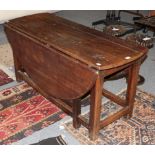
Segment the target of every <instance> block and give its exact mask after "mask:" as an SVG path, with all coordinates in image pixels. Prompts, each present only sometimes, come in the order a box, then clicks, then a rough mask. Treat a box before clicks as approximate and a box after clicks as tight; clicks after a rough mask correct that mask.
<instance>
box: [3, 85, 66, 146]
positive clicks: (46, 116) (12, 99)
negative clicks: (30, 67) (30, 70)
mask: <svg viewBox="0 0 155 155" xmlns="http://www.w3.org/2000/svg"><path fill="white" fill-rule="evenodd" d="M64 117H65V114H64V113H63V112H62V111H61V110H60V109H59V108H58V107H56V106H55V105H54V104H52V103H51V102H49V101H48V100H47V99H45V98H44V97H43V96H41V95H40V94H39V93H38V92H36V91H35V90H33V89H32V88H31V87H30V86H28V85H27V84H26V83H23V84H20V85H18V86H15V87H12V88H10V89H5V90H3V91H0V144H11V143H13V142H16V141H18V140H20V139H22V138H24V137H26V136H29V135H31V134H32V133H34V132H35V131H38V130H40V129H42V128H45V127H47V126H49V125H51V124H53V123H55V122H56V121H59V120H60V119H62V118H64Z"/></svg>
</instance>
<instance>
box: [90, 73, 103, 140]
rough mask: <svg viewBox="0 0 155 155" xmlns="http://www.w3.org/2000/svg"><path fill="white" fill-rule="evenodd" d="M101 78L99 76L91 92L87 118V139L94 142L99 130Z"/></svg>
mask: <svg viewBox="0 0 155 155" xmlns="http://www.w3.org/2000/svg"><path fill="white" fill-rule="evenodd" d="M102 86H103V77H101V75H100V74H99V75H98V77H97V80H96V83H95V86H94V87H93V88H92V90H91V98H90V99H91V103H90V116H89V137H90V139H92V140H95V139H96V138H97V136H98V133H99V129H100V114H101V102H102Z"/></svg>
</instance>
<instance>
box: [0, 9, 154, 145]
mask: <svg viewBox="0 0 155 155" xmlns="http://www.w3.org/2000/svg"><path fill="white" fill-rule="evenodd" d="M143 12H144V14H147V11H143ZM57 15H59V16H62V17H64V18H67V19H70V20H73V21H75V22H78V23H81V24H84V25H86V26H89V27H91V23H92V22H93V21H96V20H100V19H103V18H105V11H61V12H58V13H57ZM122 16H123V18H122V19H125V20H128V21H131V17H129V16H128V15H126V14H124V15H122ZM150 34H152V33H151V32H150ZM4 42H7V40H6V38H5V34H4V32H3V28H2V27H0V44H1V43H4ZM140 74H141V75H142V76H144V77H145V80H146V81H145V83H144V84H143V85H141V86H139V88H140V89H142V90H144V91H146V92H148V93H151V94H154V95H155V47H153V48H152V49H150V50H149V53H148V57H147V59H146V60H145V62H144V63H143V64H142V66H141V69H140ZM15 84H16V82H14V83H11V84H8V85H6V86H5V87H3V88H2V87H1V88H0V90H1V89H4V88H7V87H10V86H12V85H15ZM105 87H106V88H108V89H109V90H110V91H112V92H114V93H116V94H117V93H119V92H120V91H122V90H123V89H125V88H126V82H125V79H120V80H116V81H110V82H106V83H105ZM85 110H87V108H86V109H84V111H85ZM69 119H71V118H70V117H66V118H65V119H63V120H61V121H59V122H57V123H55V124H53V125H50V126H49V127H47V128H44V129H42V130H40V131H38V132H35V133H34V134H33V135H31V136H29V137H26V138H24V139H22V140H20V141H18V142H16V143H14V144H23V145H25V144H31V143H34V142H38V141H39V140H42V139H46V138H49V137H54V136H58V135H60V134H61V135H62V136H63V137H64V139H65V141H66V142H67V143H68V144H70V145H76V144H79V142H78V141H77V140H76V139H74V138H73V137H72V136H71V135H70V134H69V133H68V132H67V131H65V130H64V128H63V126H62V125H61V124H62V122H64V121H68V120H69Z"/></svg>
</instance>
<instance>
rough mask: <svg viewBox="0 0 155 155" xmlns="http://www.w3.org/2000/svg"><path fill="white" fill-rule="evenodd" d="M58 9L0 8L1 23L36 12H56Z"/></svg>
mask: <svg viewBox="0 0 155 155" xmlns="http://www.w3.org/2000/svg"><path fill="white" fill-rule="evenodd" d="M56 11H58V10H0V23H3V22H6V21H8V20H10V19H14V18H17V17H21V16H26V15H30V14H36V13H41V12H51V13H52V12H56Z"/></svg>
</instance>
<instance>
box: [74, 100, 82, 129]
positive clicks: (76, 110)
mask: <svg viewBox="0 0 155 155" xmlns="http://www.w3.org/2000/svg"><path fill="white" fill-rule="evenodd" d="M80 114H81V103H80V100H76V101H75V102H74V103H73V127H74V128H75V129H77V128H79V127H80V126H81V123H80V121H79V118H78V116H79V115H80Z"/></svg>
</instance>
